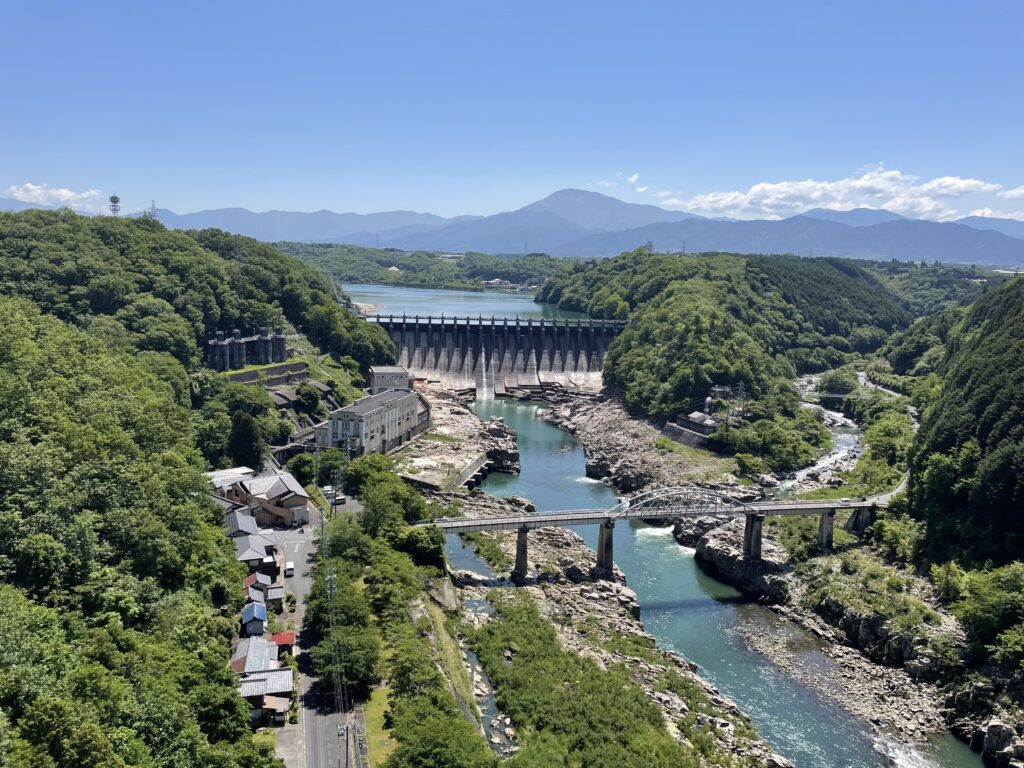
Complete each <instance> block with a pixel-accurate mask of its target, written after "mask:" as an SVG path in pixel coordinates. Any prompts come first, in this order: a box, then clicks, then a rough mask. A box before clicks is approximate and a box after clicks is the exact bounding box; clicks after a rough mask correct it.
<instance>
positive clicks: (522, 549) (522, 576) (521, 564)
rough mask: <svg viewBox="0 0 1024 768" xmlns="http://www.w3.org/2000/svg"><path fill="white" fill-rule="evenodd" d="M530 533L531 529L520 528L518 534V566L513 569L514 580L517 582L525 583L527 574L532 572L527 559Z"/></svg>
mask: <svg viewBox="0 0 1024 768" xmlns="http://www.w3.org/2000/svg"><path fill="white" fill-rule="evenodd" d="M529 532H530V529H529V528H520V529H519V530H518V531H517V532H516V565H515V568H513V569H512V578H513V579H515V580H516V581H525V580H526V574H527V573H528V572H529V570H530V564H529V561H528V560H527V558H526V534H527V533H529Z"/></svg>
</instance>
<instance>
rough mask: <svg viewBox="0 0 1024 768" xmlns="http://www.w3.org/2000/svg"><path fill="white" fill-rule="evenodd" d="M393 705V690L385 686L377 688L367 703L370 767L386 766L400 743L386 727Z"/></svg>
mask: <svg viewBox="0 0 1024 768" xmlns="http://www.w3.org/2000/svg"><path fill="white" fill-rule="evenodd" d="M390 703H391V688H390V687H388V686H386V685H385V686H383V687H381V688H375V689H374V690H373V691H372V692H371V693H370V698H369V700H368V701H367V702H366V711H365V712H364V715H363V716H364V718H365V719H366V746H367V750H368V751H369V753H370V766H371V768H376V766H379V765H384V763H385V762H387V759H388V757H390V756H391V753H392V752H394V751H395V748H396V747H397V746H398V743H397V742H396V741H395V740H394V738H392V736H391V731H390V730H388V729H387V728H386V727H385V725H384V718H385V715H386V714H387V711H388V706H389V705H390Z"/></svg>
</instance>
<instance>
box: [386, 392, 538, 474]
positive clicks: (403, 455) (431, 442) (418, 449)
mask: <svg viewBox="0 0 1024 768" xmlns="http://www.w3.org/2000/svg"><path fill="white" fill-rule="evenodd" d="M418 389H419V391H420V393H421V394H423V396H424V397H425V398H426V399H427V401H428V402H429V403H430V408H431V413H430V419H431V427H430V430H429V431H428V432H427V433H426V434H424V435H422V436H420V437H419V438H418V439H417V440H415V441H413V442H412V443H410V444H409V445H408V446H406V447H405V448H403V449H402V450H401V451H399V452H398V453H397V454H396V456H395V458H396V459H397V461H398V472H399V474H400V475H402V476H403V477H404V478H405V479H406V480H408V481H409V482H411V483H413V484H414V485H418V486H421V487H426V488H429V489H433V490H448V489H450V488H453V487H457V486H459V485H462V484H463V483H465V482H466V481H467V480H468V479H469V478H466V477H465V476H466V475H467V474H470V475H471V474H472V473H473V471H474V469H475V468H476V467H477V466H483V465H484V460H485V459H486V466H485V468H484V471H488V472H508V473H510V474H518V473H519V469H520V467H519V447H518V446H517V445H516V433H515V430H513V429H511V428H509V427H508V426H507V425H506V424H505V423H504V422H503V421H502V420H501V419H500V418H493V419H488V420H487V421H483V422H482V421H480V419H478V418H477V417H476V415H475V414H474V413H473V412H472V411H471V410H469V408H468V407H467V406H466V403H465V402H464V401H463V400H462V399H461V398H460V397H459V396H458V395H457V394H455V393H454V392H451V391H449V390H446V389H443V388H441V387H437V386H429V385H426V386H420V387H418Z"/></svg>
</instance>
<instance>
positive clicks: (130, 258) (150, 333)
mask: <svg viewBox="0 0 1024 768" xmlns="http://www.w3.org/2000/svg"><path fill="white" fill-rule="evenodd" d="M0 294H6V295H16V296H24V297H26V298H28V299H31V300H32V301H34V302H35V303H36V304H37V305H38V306H39V308H40V309H41V310H42V311H44V312H46V313H48V314H53V315H55V316H56V317H59V318H60V319H62V320H66V321H68V322H70V323H73V324H75V325H77V326H79V327H81V328H85V329H86V330H88V331H89V332H90V333H91V334H93V335H95V336H97V337H99V338H102V339H103V340H104V341H105V342H106V343H107V345H108V346H109V347H111V348H113V349H118V350H122V351H126V352H137V351H142V350H146V351H152V352H165V353H168V354H170V355H171V356H173V357H174V358H175V359H176V360H177V361H178V362H180V363H181V364H182V365H183V366H185V367H186V369H189V370H192V369H194V368H196V367H197V366H198V365H199V364H200V362H201V360H202V352H203V346H204V344H205V341H206V339H207V338H208V337H209V336H210V334H212V333H213V332H214V331H216V330H218V329H219V330H224V331H230V330H232V329H233V328H239V329H242V330H243V331H245V332H252V331H253V330H254V329H257V328H259V327H261V326H264V325H271V326H272V325H274V324H276V323H279V322H282V321H287V322H288V323H290V324H291V325H292V326H294V327H295V328H297V329H301V330H302V331H304V332H305V333H307V334H309V335H310V337H311V339H312V340H313V341H314V342H315V343H317V344H319V345H320V346H321V348H322V349H324V350H325V351H332V352H336V353H338V354H339V355H349V356H351V357H353V358H354V359H355V360H357V361H358V362H359V363H360V364H362V365H369V364H371V363H373V362H387V361H390V360H392V359H393V356H394V347H393V345H392V344H391V341H390V340H389V339H388V338H387V335H386V334H385V333H384V332H383V331H381V330H380V329H379V328H376V327H374V326H371V325H368V324H366V323H361V322H359V321H358V320H356V319H355V318H353V317H351V316H350V315H349V314H348V313H346V312H345V311H343V310H342V309H341V308H340V307H339V306H338V304H337V301H336V299H335V294H334V290H333V288H332V287H331V285H330V283H329V282H328V281H327V280H325V279H324V277H323V276H322V275H321V274H320V273H319V272H318V271H317V270H316V269H315V268H312V267H309V266H307V265H305V264H302V263H301V262H300V261H298V260H297V259H293V258H289V257H287V256H284V255H282V254H281V253H280V252H278V251H276V250H275V249H274V248H272V247H271V246H269V245H266V244H264V243H259V242H257V241H255V240H253V239H251V238H247V237H240V236H237V235H229V234H227V233H226V232H221V231H220V230H215V229H206V230H202V231H193V232H181V231H172V230H167V229H165V228H164V226H163V225H162V224H160V222H159V221H157V220H155V219H152V218H145V217H144V218H139V219H127V218H124V219H115V218H112V217H109V216H101V217H100V216H98V217H94V218H87V217H84V216H78V215H76V214H74V213H72V212H70V211H68V210H61V211H40V210H31V211H22V212H20V213H14V214H0Z"/></svg>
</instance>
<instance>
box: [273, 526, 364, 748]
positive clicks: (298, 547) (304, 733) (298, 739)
mask: <svg viewBox="0 0 1024 768" xmlns="http://www.w3.org/2000/svg"><path fill="white" fill-rule="evenodd" d="M319 525H320V519H319V514H316V515H315V516H314V519H312V520H310V525H307V526H306V527H305V530H304V532H303V533H299V531H297V530H287V531H280V530H279V531H276V532H275V535H276V536H277V543H278V545H279V546H280V547H281V548H282V550H283V551H284V559H285V560H286V561H290V562H293V563H295V575H294V576H290V577H287V578H286V579H285V588H286V589H287V590H288V591H289V592H291V593H292V594H294V595H295V597H296V600H297V603H296V618H297V620H298V623H299V626H302V625H303V619H304V617H305V613H306V601H305V598H306V595H307V594H308V593H309V588H310V585H311V584H312V579H311V572H312V569H313V558H314V555H315V552H316V549H315V546H314V534H315V532H317V531H319ZM311 645H312V643H311V640H310V637H309V633H308V632H307V631H305V630H302V631H300V632H299V633H298V634H297V636H296V646H295V654H296V660H297V661H298V663H299V724H298V725H297V726H294V725H289V726H286V727H285V728H284V729H282V730H281V731H280V732H279V734H278V739H277V753H278V756H280V757H281V759H283V760H284V761H285V765H287V766H288V768H339V766H340V767H341V768H348V754H347V750H344V751H343V750H342V748H341V744H340V741H339V738H338V726H339V725H342V724H343V723H345V722H346V721H345V718H344V716H343V715H340V714H338V713H337V712H335V711H334V697H333V694H332V693H331V690H330V686H329V685H327V686H325V685H324V684H323V683H322V682H320V681H319V680H317V679H316V678H315V677H313V676H312V674H311V672H312V670H311V669H310V666H311V665H310V657H309V648H310V646H311Z"/></svg>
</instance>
